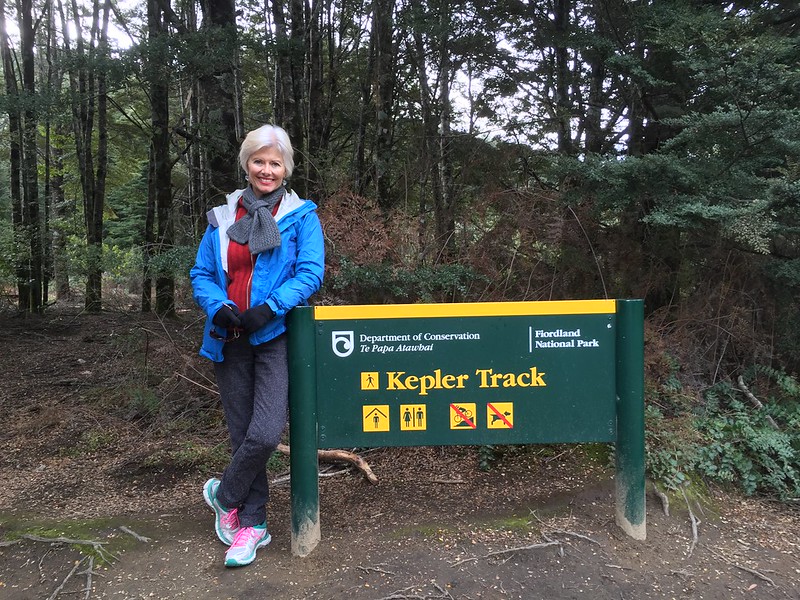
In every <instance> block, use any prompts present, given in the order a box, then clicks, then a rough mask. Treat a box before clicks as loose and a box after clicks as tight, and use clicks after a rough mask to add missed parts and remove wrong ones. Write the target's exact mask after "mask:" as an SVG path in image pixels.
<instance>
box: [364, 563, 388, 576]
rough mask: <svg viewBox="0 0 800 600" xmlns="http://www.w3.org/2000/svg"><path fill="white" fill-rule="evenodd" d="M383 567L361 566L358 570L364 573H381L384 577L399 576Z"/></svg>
mask: <svg viewBox="0 0 800 600" xmlns="http://www.w3.org/2000/svg"><path fill="white" fill-rule="evenodd" d="M382 566H383V565H376V566H374V567H362V566H361V565H359V566H358V567H357V568H358V570H359V571H364V573H381V574H383V575H397V573H393V572H392V571H386V570H385V569H382V568H381V567H382Z"/></svg>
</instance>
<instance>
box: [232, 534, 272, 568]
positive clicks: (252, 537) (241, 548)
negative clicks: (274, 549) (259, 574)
mask: <svg viewBox="0 0 800 600" xmlns="http://www.w3.org/2000/svg"><path fill="white" fill-rule="evenodd" d="M271 541H272V536H271V535H270V534H269V532H268V531H267V524H266V523H265V524H264V525H259V526H258V527H242V528H241V529H240V530H239V532H238V533H237V534H236V537H234V538H233V544H231V547H230V548H228V552H227V553H226V554H225V566H226V567H243V566H244V565H249V564H250V563H251V562H253V561H254V560H255V559H256V550H258V549H259V548H263V547H264V546H266V545H267V544H269V543H270V542H271Z"/></svg>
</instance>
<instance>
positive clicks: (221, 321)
mask: <svg viewBox="0 0 800 600" xmlns="http://www.w3.org/2000/svg"><path fill="white" fill-rule="evenodd" d="M239 317H240V315H239V309H238V308H236V307H235V306H231V305H230V304H223V305H222V308H220V309H219V310H218V311H217V312H216V313H215V314H214V317H213V318H212V319H211V322H212V323H213V324H214V325H216V326H217V327H222V328H223V329H232V328H234V327H241V326H242V321H241V320H240V318H239Z"/></svg>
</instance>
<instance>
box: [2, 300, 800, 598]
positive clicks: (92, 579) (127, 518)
mask: <svg viewBox="0 0 800 600" xmlns="http://www.w3.org/2000/svg"><path fill="white" fill-rule="evenodd" d="M197 328H198V322H197V320H196V318H195V317H194V315H192V314H191V313H185V314H183V315H182V316H181V318H180V319H178V320H175V321H169V322H164V323H162V322H159V321H158V320H155V319H154V318H146V317H142V316H141V315H138V314H136V313H123V312H119V311H117V312H109V313H103V314H102V315H98V316H90V315H84V314H80V312H79V311H77V310H72V311H70V310H61V311H53V312H52V313H49V314H48V315H46V316H44V317H36V318H28V319H22V318H20V317H17V316H15V315H13V314H12V313H10V312H6V313H0V342H1V343H2V348H3V354H2V356H3V358H2V363H0V364H1V365H2V367H1V368H2V380H3V385H2V386H0V414H2V428H0V598H1V599H5V600H22V599H26V600H27V599H39V598H47V599H55V598H148V599H149V598H163V599H171V598H208V599H212V600H213V599H228V598H234V599H238V598H242V599H244V598H248V599H258V598H275V599H280V600H294V599H298V600H299V599H305V598H319V599H324V600H355V599H358V600H362V599H363V600H388V599H397V600H402V599H438V598H445V599H463V600H474V599H478V598H481V599H498V600H499V599H507V598H523V599H553V598H558V599H560V598H592V599H598V600H605V599H615V600H620V599H637V598H676V599H677V598H703V599H708V600H722V599H731V598H770V599H771V598H781V599H783V598H800V509H799V508H798V507H797V505H790V506H786V505H781V504H778V503H775V502H771V501H768V500H765V499H749V498H743V497H740V496H738V495H736V494H734V493H731V492H729V491H728V492H725V491H722V490H718V489H713V488H712V489H709V490H707V491H706V492H705V495H704V497H703V500H702V501H693V502H692V504H691V507H692V512H691V515H694V516H695V517H696V519H697V521H696V523H695V527H694V529H696V536H695V534H694V532H693V524H692V520H691V515H690V513H689V511H688V510H687V505H686V502H685V501H684V499H683V497H682V496H679V497H672V499H671V503H670V514H669V516H667V515H666V514H665V512H664V510H663V504H662V502H660V501H659V499H658V498H657V497H656V496H655V495H654V494H653V493H652V488H651V487H648V497H647V502H648V507H647V540H646V541H635V540H632V539H630V538H628V537H626V536H625V535H624V534H623V533H622V532H621V530H620V529H619V528H618V527H617V526H616V525H615V523H614V499H613V489H614V486H613V470H611V469H609V468H608V466H607V462H608V461H607V459H606V458H604V456H603V452H602V451H601V450H602V449H598V448H596V447H592V448H586V447H583V446H531V447H527V448H500V449H496V452H497V455H498V457H497V460H496V461H495V462H494V463H493V466H492V468H491V469H489V470H486V471H484V470H480V469H479V468H478V467H479V455H478V454H479V453H478V449H476V448H467V447H464V448H462V447H457V448H454V447H441V448H387V449H378V450H373V451H365V452H364V453H363V456H364V458H365V459H366V460H367V461H368V462H369V464H370V466H371V467H372V469H373V471H374V472H375V474H376V475H377V477H378V479H379V483H378V484H377V485H372V484H370V483H368V482H367V481H366V480H365V479H364V478H363V477H362V476H361V474H360V473H358V472H357V471H354V470H352V469H350V468H346V467H343V466H334V467H333V469H332V470H331V471H330V472H329V473H327V474H326V475H330V476H325V477H323V478H321V482H320V500H321V507H320V508H321V524H322V540H321V542H320V544H319V546H318V547H317V548H316V550H314V552H312V553H311V554H310V555H309V556H308V557H305V558H299V557H295V556H292V553H291V549H290V535H291V525H290V514H289V500H290V499H289V487H288V484H287V482H286V478H285V477H284V476H283V475H284V474H283V473H282V472H281V467H280V464H279V463H280V461H278V463H276V465H275V477H274V485H273V497H272V502H271V504H270V507H269V522H270V531H271V533H272V536H273V542H272V544H270V545H269V546H268V547H267V548H265V549H262V550H259V552H258V557H257V559H256V561H255V562H254V563H253V564H252V565H250V566H248V567H244V568H240V569H226V568H225V567H224V566H223V562H222V561H223V557H224V547H223V546H222V545H221V544H220V543H219V542H218V541H217V540H216V537H215V535H214V533H213V523H212V521H213V520H212V513H211V511H210V510H209V509H208V508H207V507H206V506H205V504H204V503H203V500H202V496H201V488H202V484H203V482H204V481H205V479H206V478H207V477H209V476H211V475H213V474H215V473H216V472H217V470H218V468H219V466H220V464H221V463H220V460H224V441H225V434H224V427H223V426H222V425H221V424H220V417H219V411H218V408H216V407H215V396H214V392H213V377H211V370H210V369H209V366H208V365H207V364H206V363H204V362H203V361H202V360H200V359H197V358H196V357H195V354H196V343H197V340H198V339H199V333H198V329H197ZM187 424H188V425H187ZM220 457H222V458H220ZM52 538H57V539H60V540H62V541H61V542H58V541H57V542H52V541H51V540H52ZM81 540H82V541H84V542H91V543H77V541H81ZM104 559H105V560H104Z"/></svg>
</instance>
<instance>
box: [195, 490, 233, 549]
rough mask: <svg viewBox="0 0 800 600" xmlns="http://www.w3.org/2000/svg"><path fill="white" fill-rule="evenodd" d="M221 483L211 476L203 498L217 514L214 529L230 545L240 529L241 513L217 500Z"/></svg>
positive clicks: (221, 539) (222, 540)
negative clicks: (229, 508)
mask: <svg viewBox="0 0 800 600" xmlns="http://www.w3.org/2000/svg"><path fill="white" fill-rule="evenodd" d="M219 484H220V481H219V479H214V478H211V479H209V480H208V481H206V483H205V485H204V486H203V498H205V501H206V504H208V505H209V506H210V507H211V510H213V511H214V514H215V515H216V518H215V519H214V529H215V530H216V532H217V537H218V538H219V539H220V541H221V542H222V543H223V544H225V545H226V546H230V545H231V544H232V543H233V538H234V537H235V536H236V534H237V532H238V531H239V514H238V510H237V509H235V508H234V509H233V510H228V509H227V508H225V507H224V506H222V505H221V504H220V503H219V502H217V489H218V488H219Z"/></svg>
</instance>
